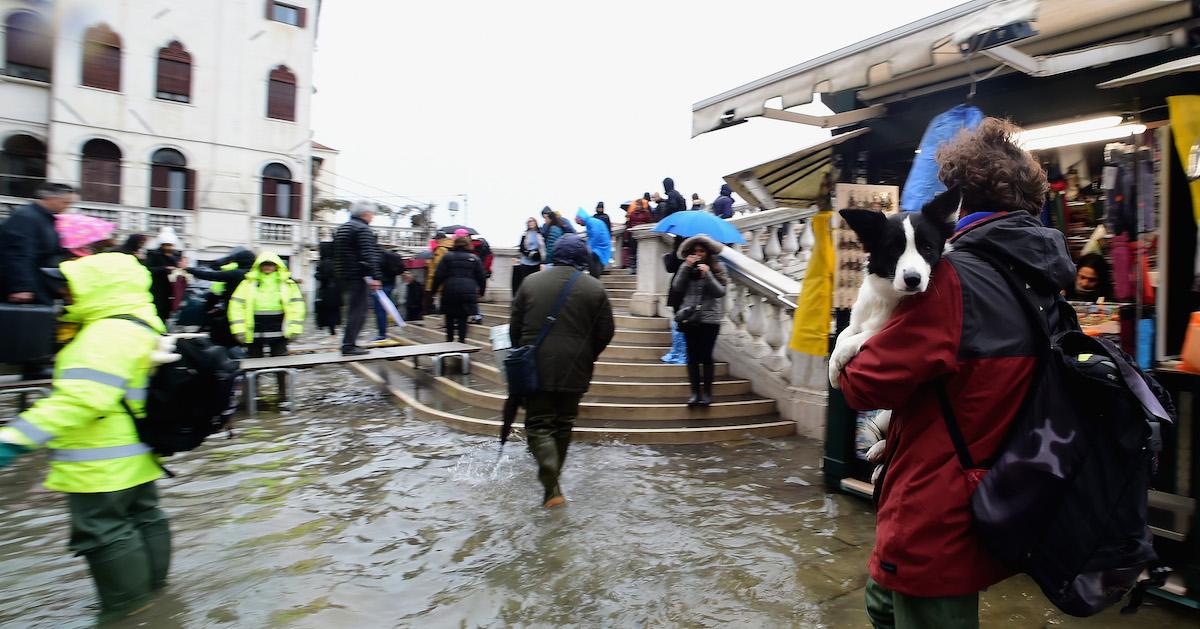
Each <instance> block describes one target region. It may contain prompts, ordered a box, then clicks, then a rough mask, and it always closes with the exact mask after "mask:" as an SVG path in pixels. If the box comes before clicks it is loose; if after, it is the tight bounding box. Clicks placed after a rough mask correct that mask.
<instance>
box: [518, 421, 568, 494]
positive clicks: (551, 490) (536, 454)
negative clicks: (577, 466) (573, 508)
mask: <svg viewBox="0 0 1200 629" xmlns="http://www.w3.org/2000/svg"><path fill="white" fill-rule="evenodd" d="M525 438H526V440H527V441H528V442H529V452H530V453H531V454H533V458H534V460H536V461H537V465H538V480H539V481H541V483H542V490H543V494H542V503H543V504H546V503H549V502H550V501H551V500H552V499H554V498H557V497H560V496H561V493H562V492H560V491H559V489H558V472H559V464H558V445H557V444H555V442H554V438H553V437H552V436H550V435H545V434H537V433H528V432H526V437H525ZM564 454H565V452H564Z"/></svg>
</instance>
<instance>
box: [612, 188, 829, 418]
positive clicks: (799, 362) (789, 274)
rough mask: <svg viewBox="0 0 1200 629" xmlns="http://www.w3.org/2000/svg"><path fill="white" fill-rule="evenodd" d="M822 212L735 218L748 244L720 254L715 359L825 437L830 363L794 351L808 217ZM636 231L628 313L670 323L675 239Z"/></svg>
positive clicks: (806, 254)
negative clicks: (724, 275) (668, 261)
mask: <svg viewBox="0 0 1200 629" xmlns="http://www.w3.org/2000/svg"><path fill="white" fill-rule="evenodd" d="M814 214H816V208H812V209H807V210H802V209H791V208H783V209H776V210H767V211H761V212H753V213H750V212H746V213H743V214H741V215H737V216H735V217H734V218H733V219H730V222H731V223H733V224H734V225H735V226H737V228H738V230H739V231H741V232H742V233H743V234H744V235H745V236H746V239H747V243H746V244H745V245H741V246H738V247H730V248H726V249H725V251H724V252H723V253H722V254H721V259H722V261H723V262H724V263H725V265H726V267H727V268H728V270H729V274H730V279H731V282H730V285H729V289H728V290H727V292H726V295H725V313H726V320H725V322H724V323H723V324H722V327H721V335H720V336H719V337H718V340H717V358H718V360H722V361H724V362H728V363H729V365H730V370H731V371H732V373H733V374H734V375H736V376H737V377H739V378H745V379H748V380H750V381H751V382H752V383H753V387H754V391H755V393H757V394H759V395H763V396H767V397H770V398H772V399H774V400H776V403H777V406H778V408H779V413H780V415H782V416H783V417H785V418H787V419H790V420H792V421H795V422H796V426H797V432H798V433H799V434H802V435H806V436H809V437H813V438H817V439H820V438H822V437H823V435H824V425H825V407H826V403H827V386H828V385H827V383H826V359H825V358H824V357H818V356H808V355H803V354H799V353H797V352H794V351H792V350H790V349H789V348H788V345H789V342H790V341H791V336H792V326H793V315H794V312H795V309H796V303H797V301H798V299H799V295H800V291H801V290H802V284H801V280H802V279H803V275H804V272H805V270H806V269H807V265H808V259H809V257H810V255H811V250H812V247H813V244H814V240H813V236H812V233H811V229H810V227H809V225H808V220H807V219H808V218H809V217H811V216H813V215H814ZM652 228H653V225H645V226H638V227H636V228H634V229H633V230H631V231H632V233H633V234H634V241H635V242H636V243H637V247H638V260H639V264H638V268H637V290H636V291H635V292H634V294H633V298H632V299H631V301H630V312H631V313H632V314H634V315H640V316H651V317H653V316H658V317H669V316H672V312H671V311H670V309H669V308H667V306H666V300H667V293H668V290H669V287H670V281H671V277H670V276H669V275H668V274H667V272H666V270H665V269H664V268H663V264H662V257H663V254H665V253H667V252H668V251H670V249H671V246H672V244H673V243H674V237H672V236H669V235H666V234H659V233H655V232H652V231H650V230H651V229H652Z"/></svg>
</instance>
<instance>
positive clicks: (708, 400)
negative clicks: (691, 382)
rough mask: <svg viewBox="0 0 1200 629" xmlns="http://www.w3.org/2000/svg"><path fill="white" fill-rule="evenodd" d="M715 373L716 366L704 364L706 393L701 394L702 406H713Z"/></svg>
mask: <svg viewBox="0 0 1200 629" xmlns="http://www.w3.org/2000/svg"><path fill="white" fill-rule="evenodd" d="M715 371H716V369H715V365H713V364H712V363H705V364H704V369H703V372H704V392H703V393H701V394H700V406H712V391H713V372H715Z"/></svg>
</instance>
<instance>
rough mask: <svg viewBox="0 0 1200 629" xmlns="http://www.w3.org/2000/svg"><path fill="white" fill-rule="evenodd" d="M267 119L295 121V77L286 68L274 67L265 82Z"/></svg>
mask: <svg viewBox="0 0 1200 629" xmlns="http://www.w3.org/2000/svg"><path fill="white" fill-rule="evenodd" d="M267 117H268V118H275V119H276V120H293V121H294V120H295V119H296V75H295V74H292V71H291V70H289V69H288V68H287V66H276V68H275V69H274V70H271V76H270V77H269V78H268V80H267Z"/></svg>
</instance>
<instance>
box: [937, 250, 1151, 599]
mask: <svg viewBox="0 0 1200 629" xmlns="http://www.w3.org/2000/svg"><path fill="white" fill-rule="evenodd" d="M975 253H979V254H980V257H981V258H983V259H985V260H988V261H989V262H991V264H992V266H994V267H995V268H996V270H997V271H998V272H999V273H1000V275H1002V276H1004V278H1005V279H1006V281H1007V283H1008V285H1009V288H1010V289H1011V290H1012V291H1013V294H1014V295H1015V296H1016V297H1017V300H1018V301H1019V302H1021V304H1022V308H1023V310H1025V314H1026V316H1027V317H1028V319H1029V321H1030V322H1031V324H1032V326H1033V330H1034V335H1035V337H1036V338H1037V339H1038V345H1039V346H1040V347H1042V348H1043V350H1042V351H1041V353H1040V355H1039V356H1038V366H1037V369H1036V371H1035V375H1034V381H1033V383H1032V385H1031V388H1030V391H1029V394H1028V395H1027V397H1026V399H1025V401H1024V402H1023V404H1022V406H1021V409H1020V411H1019V412H1018V414H1017V417H1016V419H1015V421H1014V422H1013V425H1012V427H1011V428H1010V429H1009V434H1008V437H1007V440H1006V443H1005V445H1004V446H1003V447H1002V448H1001V451H1000V452H999V453H998V454H997V455H996V456H995V457H994V459H993V461H992V462H991V464H990V465H988V464H987V463H983V464H982V465H976V463H975V462H974V461H972V460H971V457H970V453H969V452H968V451H967V449H966V444H965V441H964V440H963V438H962V435H961V433H960V432H959V430H958V426H957V423H956V422H955V420H954V417H953V412H952V411H951V410H950V408H949V400H948V397H947V396H946V393H945V388H944V386H943V385H939V391H938V394H939V398H940V399H941V401H942V407H943V416H944V417H945V420H946V427H947V430H948V431H949V432H950V435H951V440H952V441H953V442H954V445H955V451H956V453H957V455H958V458H959V462H960V464H961V465H962V466H963V469H964V471H966V472H967V473H968V475H971V474H972V473H973V472H975V473H977V474H978V476H979V477H980V478H979V485H978V486H977V487H976V489H975V491H974V493H973V494H972V496H971V510H972V513H973V519H974V526H975V530H976V532H977V533H978V534H979V536H980V540H981V541H982V543H983V544H984V546H985V547H986V548H987V549H988V550H989V551H990V552H991V553H992V554H993V555H995V556H996V557H997V558H999V559H1000V560H1002V561H1004V562H1005V563H1007V564H1008V565H1010V566H1011V567H1013V568H1015V569H1017V570H1020V571H1021V572H1024V573H1026V574H1028V575H1029V576H1030V577H1032V578H1033V580H1034V581H1036V582H1037V584H1038V586H1039V587H1040V588H1041V589H1042V592H1043V593H1044V594H1045V595H1046V597H1047V598H1048V599H1049V600H1050V602H1052V603H1054V605H1055V606H1056V607H1058V608H1059V609H1060V610H1062V611H1064V612H1066V613H1068V614H1071V615H1073V616H1090V615H1092V614H1095V613H1097V612H1099V611H1101V610H1103V609H1105V608H1106V607H1109V606H1111V605H1112V604H1114V603H1116V602H1118V601H1120V600H1121V598H1122V597H1124V595H1125V594H1126V593H1128V592H1129V591H1130V590H1131V589H1132V588H1133V587H1134V585H1135V584H1136V582H1137V579H1138V576H1139V575H1140V574H1141V572H1142V570H1143V568H1145V567H1146V564H1147V563H1149V562H1151V561H1153V560H1154V559H1155V554H1154V548H1153V546H1152V544H1151V541H1152V538H1151V533H1150V529H1149V527H1148V526H1147V524H1146V503H1147V492H1148V490H1149V488H1150V477H1151V475H1152V472H1153V468H1154V465H1155V462H1156V456H1157V455H1156V453H1157V452H1158V451H1159V450H1160V449H1161V438H1160V432H1159V431H1160V427H1161V425H1162V424H1163V423H1171V422H1172V421H1173V417H1174V415H1173V411H1174V409H1173V406H1172V404H1171V401H1170V397H1169V396H1168V395H1167V394H1166V392H1165V391H1164V390H1163V389H1162V387H1160V386H1159V385H1158V384H1157V383H1156V382H1154V380H1153V379H1151V378H1149V377H1148V376H1146V375H1145V374H1144V373H1142V372H1141V370H1140V369H1138V367H1137V364H1136V363H1135V362H1134V361H1133V360H1132V359H1131V358H1130V357H1129V356H1128V355H1127V354H1125V353H1124V352H1122V351H1121V350H1120V349H1119V348H1118V347H1117V346H1115V345H1114V344H1113V343H1111V342H1110V341H1108V340H1107V339H1102V338H1094V337H1089V336H1087V335H1085V334H1084V333H1083V332H1082V331H1080V329H1079V324H1078V322H1077V321H1076V318H1075V312H1074V310H1073V309H1072V308H1071V306H1070V305H1069V304H1067V303H1066V301H1064V300H1063V299H1062V298H1061V297H1058V296H1055V298H1054V301H1053V304H1052V306H1051V308H1050V309H1049V310H1050V311H1052V312H1053V315H1054V316H1053V317H1052V319H1053V320H1054V323H1053V324H1051V323H1050V322H1048V321H1047V316H1048V315H1047V313H1046V312H1045V311H1043V310H1042V309H1041V308H1039V307H1038V306H1036V305H1035V304H1034V303H1033V302H1032V301H1030V299H1028V298H1027V297H1026V296H1025V294H1024V293H1026V292H1028V291H1027V290H1026V288H1024V287H1027V285H1026V284H1025V283H1024V282H1023V281H1022V280H1020V279H1018V278H1017V276H1016V274H1015V272H1014V271H1013V270H1012V269H1010V268H1008V266H1007V265H1005V264H1004V263H1002V262H999V261H997V260H993V259H990V256H988V255H984V254H982V252H975ZM981 468H986V470H985V469H981Z"/></svg>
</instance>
